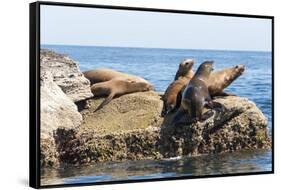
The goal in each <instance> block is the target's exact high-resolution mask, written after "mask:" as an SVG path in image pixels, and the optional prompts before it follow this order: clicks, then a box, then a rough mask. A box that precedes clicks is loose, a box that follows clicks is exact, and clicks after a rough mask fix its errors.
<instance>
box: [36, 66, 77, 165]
mask: <svg viewBox="0 0 281 190" xmlns="http://www.w3.org/2000/svg"><path fill="white" fill-rule="evenodd" d="M40 88H41V92H40V95H41V97H40V98H41V104H40V108H41V111H40V114H41V117H40V121H41V125H40V137H41V165H49V166H54V165H58V153H57V152H56V144H55V139H54V132H55V131H56V130H58V129H67V130H70V129H74V128H76V127H78V126H79V125H80V124H81V121H82V115H81V114H80V113H79V112H78V111H77V106H76V105H75V104H74V102H73V101H72V100H71V99H70V98H69V97H68V96H66V95H65V94H64V92H63V91H62V90H61V89H60V87H58V85H57V84H56V83H55V82H53V76H52V74H51V73H50V72H48V71H44V70H41V76H40Z"/></svg>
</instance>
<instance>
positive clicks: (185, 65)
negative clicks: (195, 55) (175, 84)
mask: <svg viewBox="0 0 281 190" xmlns="http://www.w3.org/2000/svg"><path fill="white" fill-rule="evenodd" d="M194 63H195V61H194V60H193V59H184V60H183V61H182V62H181V63H180V64H179V68H178V71H177V73H176V76H175V81H176V80H178V79H179V78H180V77H186V76H187V75H190V68H189V65H194Z"/></svg>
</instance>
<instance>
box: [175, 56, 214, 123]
mask: <svg viewBox="0 0 281 190" xmlns="http://www.w3.org/2000/svg"><path fill="white" fill-rule="evenodd" d="M212 71H213V61H205V62H204V63H202V64H201V65H200V66H199V68H198V69H197V71H196V73H195V75H194V76H193V77H192V79H191V80H190V82H189V84H188V85H187V86H186V88H185V89H184V91H183V93H182V98H181V105H180V108H179V110H178V111H177V113H176V114H175V117H174V119H173V123H177V121H178V120H180V118H181V117H182V116H183V115H188V118H187V119H188V120H189V121H191V122H193V121H197V120H199V121H202V120H205V119H207V118H208V117H210V116H211V115H210V114H213V112H208V113H207V114H204V115H203V109H204V108H205V107H209V108H213V106H214V103H213V101H212V99H211V96H210V94H209V90H208V86H207V84H208V83H207V81H208V80H209V76H210V74H211V72H212ZM186 113H187V114H186Z"/></svg>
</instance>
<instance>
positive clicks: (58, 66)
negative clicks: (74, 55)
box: [40, 49, 93, 102]
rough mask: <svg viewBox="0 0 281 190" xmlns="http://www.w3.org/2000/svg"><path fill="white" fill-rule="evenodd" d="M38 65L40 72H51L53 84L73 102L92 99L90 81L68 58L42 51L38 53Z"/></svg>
mask: <svg viewBox="0 0 281 190" xmlns="http://www.w3.org/2000/svg"><path fill="white" fill-rule="evenodd" d="M40 64H41V65H40V66H41V71H49V72H51V73H52V75H53V80H54V82H55V83H56V84H57V85H58V86H59V87H60V88H61V89H62V91H63V92H64V93H65V94H66V95H67V96H68V97H69V98H70V99H71V100H72V101H73V102H79V101H81V100H85V99H87V98H91V97H93V94H92V93H91V90H90V88H89V87H90V81H89V80H88V79H86V78H85V77H84V75H83V73H81V72H80V69H79V67H78V65H77V63H76V62H74V61H73V60H72V59H70V58H69V57H68V56H66V55H62V54H58V53H56V52H53V51H50V50H46V49H43V50H41V52H40Z"/></svg>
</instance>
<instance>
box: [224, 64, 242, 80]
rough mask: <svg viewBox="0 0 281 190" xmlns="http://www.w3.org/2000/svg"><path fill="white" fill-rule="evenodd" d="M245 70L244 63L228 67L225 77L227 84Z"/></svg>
mask: <svg viewBox="0 0 281 190" xmlns="http://www.w3.org/2000/svg"><path fill="white" fill-rule="evenodd" d="M244 71H245V65H235V66H234V67H232V68H230V69H229V71H227V72H226V73H228V76H229V77H227V84H230V83H231V82H232V81H234V80H236V79H237V78H238V77H240V76H241V75H242V74H243V72H244Z"/></svg>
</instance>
